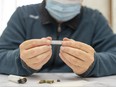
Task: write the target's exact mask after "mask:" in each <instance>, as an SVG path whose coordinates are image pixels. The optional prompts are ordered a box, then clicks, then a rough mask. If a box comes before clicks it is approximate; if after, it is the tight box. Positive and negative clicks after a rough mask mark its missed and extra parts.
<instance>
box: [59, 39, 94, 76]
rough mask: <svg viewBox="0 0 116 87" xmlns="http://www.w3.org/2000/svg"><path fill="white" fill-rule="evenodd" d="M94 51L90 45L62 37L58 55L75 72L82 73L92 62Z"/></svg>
mask: <svg viewBox="0 0 116 87" xmlns="http://www.w3.org/2000/svg"><path fill="white" fill-rule="evenodd" d="M94 53H95V50H94V49H93V48H92V47H91V46H90V45H87V44H85V43H82V42H78V41H74V40H72V39H68V38H64V39H63V42H62V46H61V49H60V54H59V55H60V57H61V59H62V60H63V61H64V62H65V63H66V64H67V65H68V66H69V67H70V68H71V69H72V70H73V71H74V72H75V73H76V74H83V73H84V72H86V71H87V70H88V69H89V67H90V66H91V65H92V63H93V62H94Z"/></svg>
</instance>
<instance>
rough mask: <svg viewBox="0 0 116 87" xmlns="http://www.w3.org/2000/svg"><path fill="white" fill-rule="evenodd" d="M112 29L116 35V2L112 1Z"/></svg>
mask: <svg viewBox="0 0 116 87" xmlns="http://www.w3.org/2000/svg"><path fill="white" fill-rule="evenodd" d="M112 27H113V29H114V32H115V33H116V0H112Z"/></svg>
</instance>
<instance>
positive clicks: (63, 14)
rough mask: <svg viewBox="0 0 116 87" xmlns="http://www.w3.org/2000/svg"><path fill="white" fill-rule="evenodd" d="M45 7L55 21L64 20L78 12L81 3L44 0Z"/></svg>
mask: <svg viewBox="0 0 116 87" xmlns="http://www.w3.org/2000/svg"><path fill="white" fill-rule="evenodd" d="M46 9H47V10H48V12H49V14H50V15H51V16H52V17H53V18H55V19H56V20H57V21H60V22H65V21H69V20H70V19H72V18H74V17H75V16H76V15H78V14H79V13H80V9H81V4H80V3H78V4H77V3H76V4H63V3H60V2H57V1H54V0H46Z"/></svg>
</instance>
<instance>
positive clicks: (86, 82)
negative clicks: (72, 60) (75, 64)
mask: <svg viewBox="0 0 116 87" xmlns="http://www.w3.org/2000/svg"><path fill="white" fill-rule="evenodd" d="M43 79H46V80H49V79H50V80H57V79H59V80H60V81H61V82H55V83H53V84H47V83H46V84H39V83H38V82H39V80H43ZM115 82H116V76H107V77H99V78H82V77H79V76H77V75H76V74H74V73H36V74H33V75H32V76H29V77H27V82H26V83H25V84H18V83H14V82H11V81H9V80H8V75H2V74H0V87H116V83H115Z"/></svg>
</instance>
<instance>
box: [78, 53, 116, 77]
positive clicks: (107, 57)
mask: <svg viewBox="0 0 116 87" xmlns="http://www.w3.org/2000/svg"><path fill="white" fill-rule="evenodd" d="M115 66H116V54H115V53H110V52H109V53H107V52H104V53H95V62H94V63H93V65H92V66H91V67H90V68H89V69H88V70H87V72H85V73H84V74H82V75H80V76H83V77H91V76H93V77H100V76H108V75H113V74H116V69H115Z"/></svg>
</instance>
